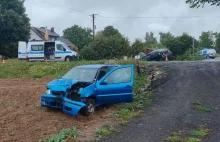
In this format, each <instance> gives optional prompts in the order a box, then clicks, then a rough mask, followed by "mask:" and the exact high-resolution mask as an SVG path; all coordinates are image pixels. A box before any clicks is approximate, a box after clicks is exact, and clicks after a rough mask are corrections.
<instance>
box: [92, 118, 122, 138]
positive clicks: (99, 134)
mask: <svg viewBox="0 0 220 142" xmlns="http://www.w3.org/2000/svg"><path fill="white" fill-rule="evenodd" d="M95 132H96V136H95V141H100V140H101V139H102V138H103V137H106V136H109V135H110V134H111V133H113V132H118V133H119V132H120V131H119V130H117V129H115V128H114V125H113V124H112V122H111V121H108V120H107V121H105V123H104V125H103V127H102V128H96V131H95Z"/></svg>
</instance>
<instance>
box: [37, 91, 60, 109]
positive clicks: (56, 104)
mask: <svg viewBox="0 0 220 142" xmlns="http://www.w3.org/2000/svg"><path fill="white" fill-rule="evenodd" d="M40 105H41V106H42V107H48V108H62V98H60V97H57V96H53V95H50V94H43V95H42V96H41V101H40Z"/></svg>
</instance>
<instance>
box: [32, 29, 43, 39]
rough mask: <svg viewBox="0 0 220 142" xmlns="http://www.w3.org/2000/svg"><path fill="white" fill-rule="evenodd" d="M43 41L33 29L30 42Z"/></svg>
mask: <svg viewBox="0 0 220 142" xmlns="http://www.w3.org/2000/svg"><path fill="white" fill-rule="evenodd" d="M33 39H35V40H42V39H41V38H40V37H39V36H38V35H37V34H36V33H35V32H34V31H33V30H32V29H31V38H30V40H33Z"/></svg>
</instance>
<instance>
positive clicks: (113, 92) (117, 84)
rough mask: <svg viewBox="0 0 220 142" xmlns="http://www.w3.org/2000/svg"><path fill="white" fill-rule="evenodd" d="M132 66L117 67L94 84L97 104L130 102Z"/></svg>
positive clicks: (131, 97)
mask: <svg viewBox="0 0 220 142" xmlns="http://www.w3.org/2000/svg"><path fill="white" fill-rule="evenodd" d="M133 83H134V66H133V65H124V66H119V67H116V68H114V69H112V70H111V71H109V72H108V73H107V74H106V75H105V76H104V77H103V78H101V79H100V80H99V81H98V82H97V84H96V93H97V94H96V101H97V104H100V105H101V104H114V103H120V102H132V101H133V96H132V88H133Z"/></svg>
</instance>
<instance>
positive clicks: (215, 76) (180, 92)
mask: <svg viewBox="0 0 220 142" xmlns="http://www.w3.org/2000/svg"><path fill="white" fill-rule="evenodd" d="M216 60H217V61H216ZM158 64H162V65H163V66H164V67H165V68H166V69H167V71H168V76H167V81H166V83H164V84H163V85H161V86H160V87H159V88H157V89H155V90H154V91H153V98H152V99H153V104H152V105H151V106H150V107H148V108H146V109H145V112H144V113H143V114H142V115H141V116H140V117H139V118H137V119H135V120H133V121H132V122H131V123H130V124H129V125H128V126H126V127H121V129H122V133H119V134H116V133H115V134H113V135H112V136H110V138H108V139H107V140H104V141H107V142H125V141H126V142H163V141H165V139H166V138H167V137H168V136H169V135H170V134H171V133H172V132H177V131H178V130H184V131H190V130H193V129H197V128H198V126H200V125H205V127H206V128H208V129H210V130H211V132H210V134H209V135H208V136H207V137H205V138H204V139H203V141H205V142H206V141H207V142H219V141H220V110H219V108H220V103H219V102H220V59H219V58H216V59H214V60H213V59H208V60H205V61H201V62H167V63H166V62H159V63H158ZM197 101H199V102H201V104H202V105H204V106H205V107H208V108H211V109H212V112H210V113H207V112H199V111H198V110H195V109H194V107H193V103H194V102H197Z"/></svg>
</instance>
